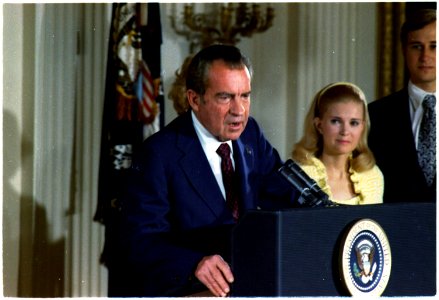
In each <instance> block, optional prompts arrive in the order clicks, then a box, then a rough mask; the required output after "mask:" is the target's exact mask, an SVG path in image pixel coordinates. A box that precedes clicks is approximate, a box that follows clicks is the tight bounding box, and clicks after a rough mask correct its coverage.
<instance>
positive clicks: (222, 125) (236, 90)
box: [187, 60, 251, 141]
mask: <svg viewBox="0 0 439 300" xmlns="http://www.w3.org/2000/svg"><path fill="white" fill-rule="evenodd" d="M250 92H251V79H250V73H249V71H248V69H247V68H246V67H244V68H242V69H230V68H229V67H228V66H227V65H226V64H225V63H224V62H223V61H221V60H218V61H214V62H213V64H212V65H211V67H210V68H209V73H208V83H207V87H206V92H205V94H204V95H198V94H196V93H195V92H194V91H192V90H189V91H188V94H187V95H188V99H189V103H190V104H191V107H192V110H193V111H194V113H195V115H196V116H197V118H198V120H199V121H200V122H201V124H203V126H204V127H205V128H206V129H207V130H208V131H209V132H210V133H211V134H212V135H214V136H215V137H216V138H217V139H218V140H219V141H228V140H236V139H238V138H239V136H240V135H241V133H242V132H243V131H244V128H245V126H246V125H247V121H248V116H249V113H250Z"/></svg>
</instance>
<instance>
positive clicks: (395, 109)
mask: <svg viewBox="0 0 439 300" xmlns="http://www.w3.org/2000/svg"><path fill="white" fill-rule="evenodd" d="M400 38H401V43H402V51H403V55H404V59H405V63H406V66H407V69H408V71H409V73H410V78H409V82H408V86H407V87H406V88H404V89H402V90H400V91H398V92H396V93H394V94H391V95H389V96H387V97H384V98H382V99H380V100H376V101H374V102H372V103H370V104H369V114H370V121H371V130H370V134H369V146H370V148H371V150H372V151H373V153H374V155H375V158H376V161H377V165H378V166H379V167H380V169H381V171H382V172H383V175H384V202H387V203H389V202H408V201H419V202H435V201H436V152H435V148H436V140H435V136H436V131H435V117H436V116H435V112H434V111H435V110H434V107H433V108H432V112H431V113H430V116H432V117H433V120H430V121H423V118H426V117H424V112H427V111H428V108H426V107H425V106H423V103H424V105H425V104H427V103H428V102H430V103H432V105H433V106H434V105H435V103H436V99H435V94H436V10H433V9H424V10H419V11H417V12H415V13H414V14H412V15H410V16H408V18H407V20H406V22H405V23H404V25H403V26H402V28H401V36H400ZM431 96H434V98H433V97H431ZM425 99H429V100H428V102H427V100H425ZM428 124H430V125H431V127H430V128H429V129H425V130H424V129H422V128H423V126H424V125H428ZM426 128H427V127H426ZM426 131H428V132H427V133H429V137H425V136H424V132H426ZM427 140H428V141H430V142H431V143H430V144H429V145H428V146H425V143H426V141H427ZM426 147H427V148H428V147H430V150H432V151H430V152H429V153H430V155H431V156H430V157H428V156H425V155H423V154H421V153H423V151H422V149H424V148H426ZM424 169H425V170H424Z"/></svg>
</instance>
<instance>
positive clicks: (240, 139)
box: [122, 45, 296, 296]
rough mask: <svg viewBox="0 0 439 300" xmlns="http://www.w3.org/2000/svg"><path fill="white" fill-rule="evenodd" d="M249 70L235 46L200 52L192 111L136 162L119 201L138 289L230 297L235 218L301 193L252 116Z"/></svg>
mask: <svg viewBox="0 0 439 300" xmlns="http://www.w3.org/2000/svg"><path fill="white" fill-rule="evenodd" d="M251 76H252V69H251V66H250V63H249V61H248V60H247V59H246V57H245V56H243V55H242V54H241V52H240V51H239V49H237V48H236V47H233V46H226V45H214V46H210V47H207V48H205V49H203V50H201V51H200V52H199V53H198V54H197V55H196V56H195V57H194V58H193V59H192V61H191V63H190V65H189V67H188V72H187V79H186V87H187V93H186V96H187V100H188V102H189V105H190V109H189V110H188V111H187V112H185V113H183V114H182V115H180V116H179V117H177V118H176V119H175V120H174V121H172V122H171V123H170V124H169V125H168V126H166V127H165V128H164V129H162V130H161V131H160V132H158V133H157V134H155V135H153V136H151V137H149V138H148V139H147V140H146V141H145V142H144V145H143V148H142V150H141V151H140V153H137V156H136V158H135V159H134V160H133V168H132V169H133V170H132V173H133V174H132V176H131V178H130V180H129V182H128V186H127V190H128V192H127V195H126V197H124V199H123V203H122V215H123V216H124V217H123V219H124V228H125V230H124V236H123V237H122V242H123V243H125V244H126V246H127V256H128V257H129V262H128V263H129V264H130V266H131V267H132V271H133V272H135V274H136V281H137V283H138V284H137V286H136V287H135V289H136V290H135V291H134V290H133V294H134V296H183V295H188V294H192V293H195V292H198V291H202V290H206V289H208V290H209V291H210V292H211V294H212V295H214V296H226V295H227V294H228V293H229V291H230V284H231V283H232V282H233V280H234V278H233V274H232V271H231V269H230V267H229V265H228V263H227V261H228V260H229V254H230V253H229V247H230V245H229V242H230V232H231V230H232V228H233V226H234V225H235V224H236V222H237V221H236V219H235V218H236V217H238V218H239V217H240V216H242V215H243V214H244V213H245V211H247V210H250V209H257V208H259V207H261V208H267V209H270V208H281V207H291V206H292V205H293V203H294V202H295V201H296V196H295V191H294V190H293V189H292V188H291V187H290V186H289V185H288V184H287V183H286V181H285V180H283V179H282V178H281V177H280V175H278V172H277V170H278V168H279V167H280V166H281V165H282V162H281V159H280V157H279V154H278V152H277V151H276V150H275V149H274V148H273V147H272V146H271V145H270V143H269V142H268V141H267V140H266V139H265V137H264V135H263V133H262V131H261V129H260V128H259V126H258V124H257V123H256V121H255V120H254V119H253V118H252V117H250V116H249V111H250V93H251ZM222 144H226V145H228V146H229V147H228V148H229V149H230V150H231V154H230V155H229V156H231V158H232V165H233V166H234V167H233V168H234V170H235V173H236V175H237V176H235V177H234V178H233V180H232V181H233V183H236V184H237V185H236V188H235V190H234V193H235V196H236V195H237V197H232V198H234V199H236V198H237V199H238V202H237V203H238V205H237V207H238V210H233V208H231V207H229V206H228V202H229V200H230V199H229V198H230V197H229V190H228V186H227V184H226V182H227V181H226V180H225V178H224V177H223V176H224V175H222V169H221V163H222V161H223V158H221V157H220V155H219V154H218V153H217V148H219V146H220V145H222ZM225 147H226V148H227V146H225ZM224 160H226V158H225V159H224Z"/></svg>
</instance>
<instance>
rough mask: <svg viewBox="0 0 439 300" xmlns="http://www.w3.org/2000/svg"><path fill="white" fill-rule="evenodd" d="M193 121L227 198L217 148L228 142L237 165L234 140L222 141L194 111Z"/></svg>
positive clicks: (214, 173) (216, 177)
mask: <svg viewBox="0 0 439 300" xmlns="http://www.w3.org/2000/svg"><path fill="white" fill-rule="evenodd" d="M191 113H192V122H193V124H194V128H195V132H196V133H197V136H198V139H199V140H200V143H201V146H202V147H203V150H204V153H205V154H206V157H207V161H208V162H209V164H210V167H211V169H212V172H213V175H214V176H215V179H216V181H217V182H218V185H219V187H220V189H221V192H222V194H223V196H224V199H226V190H225V188H224V183H223V176H222V174H221V157H220V156H219V155H218V153H216V150H217V149H218V147H219V146H220V145H221V144H222V143H227V144H229V146H230V156H231V159H232V164H233V167H235V161H234V160H233V147H232V141H231V140H229V141H227V142H220V141H218V140H217V139H216V137H214V136H213V135H212V134H211V133H210V132H209V131H208V130H207V129H206V128H205V127H204V126H203V125H202V124H201V123H200V121H199V120H198V119H197V116H196V115H195V113H194V112H193V111H192V112H191Z"/></svg>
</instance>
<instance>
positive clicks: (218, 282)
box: [195, 255, 234, 297]
mask: <svg viewBox="0 0 439 300" xmlns="http://www.w3.org/2000/svg"><path fill="white" fill-rule="evenodd" d="M195 276H196V277H197V278H198V280H199V281H201V282H202V283H203V284H204V285H205V286H206V287H207V288H208V289H209V290H210V291H211V292H212V294H213V295H214V296H217V297H226V296H227V294H228V293H229V292H230V286H229V284H230V283H232V282H233V280H234V278H233V274H232V270H230V267H229V265H228V264H227V263H226V262H225V261H224V259H223V258H222V257H221V256H219V255H212V256H206V257H203V259H202V260H201V261H200V262H199V264H198V266H197V269H196V270H195Z"/></svg>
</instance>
